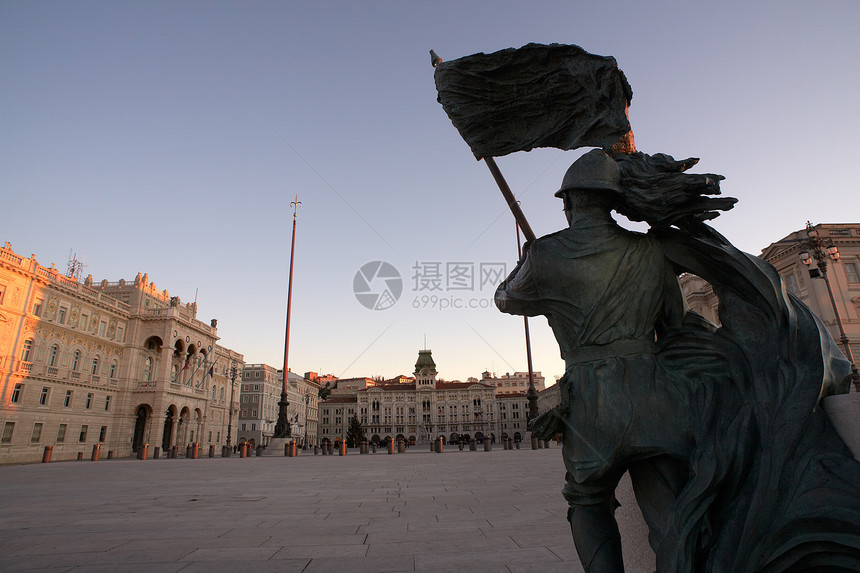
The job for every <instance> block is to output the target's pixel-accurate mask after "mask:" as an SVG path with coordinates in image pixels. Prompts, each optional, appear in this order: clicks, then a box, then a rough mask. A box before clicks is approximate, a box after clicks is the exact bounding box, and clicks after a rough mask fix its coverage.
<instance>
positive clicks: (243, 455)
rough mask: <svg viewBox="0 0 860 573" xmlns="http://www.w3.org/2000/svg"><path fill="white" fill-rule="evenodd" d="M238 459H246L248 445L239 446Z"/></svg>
mask: <svg viewBox="0 0 860 573" xmlns="http://www.w3.org/2000/svg"><path fill="white" fill-rule="evenodd" d="M239 457H240V458H247V457H248V444H242V445H240V446H239Z"/></svg>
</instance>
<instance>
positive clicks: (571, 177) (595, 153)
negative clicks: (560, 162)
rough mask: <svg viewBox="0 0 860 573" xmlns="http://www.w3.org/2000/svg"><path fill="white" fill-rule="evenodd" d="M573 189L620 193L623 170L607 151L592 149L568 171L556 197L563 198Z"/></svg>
mask: <svg viewBox="0 0 860 573" xmlns="http://www.w3.org/2000/svg"><path fill="white" fill-rule="evenodd" d="M573 189H603V190H606V191H616V192H620V191H621V170H620V169H619V168H618V164H617V163H616V162H615V160H614V159H612V158H611V157H610V156H609V155H607V154H606V152H605V151H603V150H602V149H592V150H591V151H589V152H588V153H586V154H585V155H583V156H582V157H580V158H579V159H577V160H576V161H574V162H573V165H571V166H570V167H569V168H568V169H567V172H566V173H565V174H564V179H562V181H561V189H559V190H558V191H556V192H555V196H556V197H562V196H564V194H565V193H566V192H567V191H571V190H573Z"/></svg>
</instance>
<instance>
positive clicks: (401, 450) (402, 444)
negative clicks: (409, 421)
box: [397, 440, 406, 454]
mask: <svg viewBox="0 0 860 573" xmlns="http://www.w3.org/2000/svg"><path fill="white" fill-rule="evenodd" d="M397 453H398V454H405V453H406V441H405V440H397Z"/></svg>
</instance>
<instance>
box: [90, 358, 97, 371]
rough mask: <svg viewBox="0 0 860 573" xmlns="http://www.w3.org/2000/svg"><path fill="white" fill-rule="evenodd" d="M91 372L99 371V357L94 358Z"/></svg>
mask: <svg viewBox="0 0 860 573" xmlns="http://www.w3.org/2000/svg"><path fill="white" fill-rule="evenodd" d="M90 373H91V374H93V375H96V374H98V373H99V357H98V356H96V357H95V358H93V367H92V368H91V369H90Z"/></svg>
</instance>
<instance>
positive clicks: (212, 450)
mask: <svg viewBox="0 0 860 573" xmlns="http://www.w3.org/2000/svg"><path fill="white" fill-rule="evenodd" d="M209 457H210V458H214V457H215V445H214V444H209Z"/></svg>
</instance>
